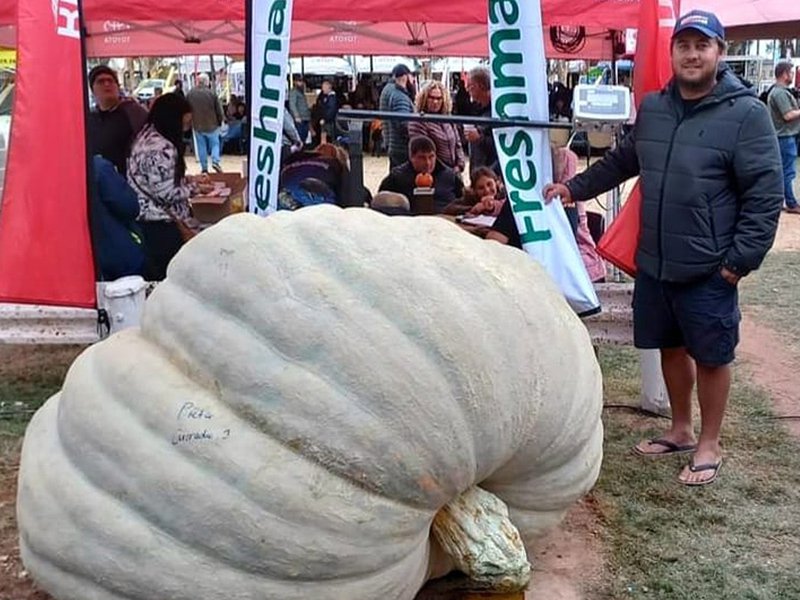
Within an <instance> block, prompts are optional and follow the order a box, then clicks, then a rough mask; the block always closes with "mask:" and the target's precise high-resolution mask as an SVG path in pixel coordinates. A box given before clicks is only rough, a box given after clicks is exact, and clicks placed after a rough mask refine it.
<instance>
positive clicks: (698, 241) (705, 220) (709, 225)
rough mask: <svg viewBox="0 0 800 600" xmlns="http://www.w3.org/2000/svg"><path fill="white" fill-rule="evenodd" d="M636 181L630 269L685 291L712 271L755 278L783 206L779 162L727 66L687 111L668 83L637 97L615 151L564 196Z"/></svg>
mask: <svg viewBox="0 0 800 600" xmlns="http://www.w3.org/2000/svg"><path fill="white" fill-rule="evenodd" d="M635 175H640V185H641V192H642V213H641V233H640V238H639V247H638V251H637V253H636V266H637V269H638V270H639V271H641V272H643V273H645V274H647V275H649V276H650V277H653V278H656V279H658V280H661V281H671V282H689V281H694V280H699V279H701V278H703V277H706V276H708V275H709V274H711V273H713V272H714V270H716V269H719V268H720V267H721V266H725V267H727V268H728V269H729V270H731V271H733V272H734V273H736V274H738V275H742V276H743V275H746V274H747V273H749V272H750V271H752V270H754V269H757V268H758V267H759V265H760V264H761V262H762V260H763V259H764V256H765V255H766V254H767V251H768V250H769V249H770V247H771V246H772V243H773V241H774V239H775V232H776V230H777V226H778V217H779V215H780V210H781V205H782V202H783V179H782V175H781V158H780V152H779V150H778V142H777V139H776V137H775V130H774V129H773V126H772V123H771V121H770V117H769V114H768V113H767V109H766V107H765V106H764V104H763V102H760V101H759V100H758V98H757V97H756V95H755V93H754V92H753V90H752V89H750V88H749V87H747V86H746V85H745V84H744V83H743V82H742V81H741V80H740V79H739V78H738V77H736V76H735V75H734V74H733V72H732V71H730V69H729V68H728V67H727V65H722V66H721V68H720V70H719V72H718V74H717V84H716V86H715V87H714V89H713V90H712V92H711V93H710V94H709V95H708V96H706V97H705V98H703V99H702V100H701V101H700V102H699V103H697V104H696V105H695V106H693V107H690V108H688V109H687V106H686V104H685V103H684V101H683V100H682V99H681V98H680V95H679V92H678V90H677V88H676V86H675V84H674V83H670V84H669V85H668V86H667V87H666V88H665V89H664V90H662V91H661V92H656V93H653V94H649V95H648V96H646V97H645V98H644V100H643V102H642V105H641V107H640V109H639V113H638V115H637V119H636V125H635V127H634V129H633V131H632V132H631V134H630V135H628V136H627V137H626V138H625V139H624V140H622V142H621V143H620V145H619V146H618V147H617V148H615V149H614V150H611V151H610V152H609V153H608V154H606V156H605V157H604V158H603V159H602V160H601V161H599V162H597V163H596V164H594V165H593V166H592V167H591V168H589V169H587V170H586V171H585V172H583V173H582V174H580V175H578V176H576V177H574V178H573V179H571V180H570V181H569V182H568V183H567V186H568V187H569V189H570V191H571V192H572V196H573V199H575V200H587V199H589V198H592V197H594V196H596V195H598V194H600V193H602V192H605V191H607V190H609V189H611V188H612V187H614V186H616V185H619V184H620V183H622V182H623V181H625V180H626V179H628V178H630V177H634V176H635Z"/></svg>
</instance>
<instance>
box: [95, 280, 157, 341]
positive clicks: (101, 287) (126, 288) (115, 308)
mask: <svg viewBox="0 0 800 600" xmlns="http://www.w3.org/2000/svg"><path fill="white" fill-rule="evenodd" d="M146 286H147V284H146V283H145V280H144V279H142V278H141V277H139V276H138V275H131V276H128V277H120V278H119V279H117V280H115V281H109V282H104V283H99V284H98V293H97V299H98V304H99V306H100V308H104V309H106V312H108V318H109V321H110V324H111V333H116V332H118V331H122V330H123V329H127V328H128V327H138V326H139V323H140V322H141V320H142V312H143V311H144V300H145V288H146Z"/></svg>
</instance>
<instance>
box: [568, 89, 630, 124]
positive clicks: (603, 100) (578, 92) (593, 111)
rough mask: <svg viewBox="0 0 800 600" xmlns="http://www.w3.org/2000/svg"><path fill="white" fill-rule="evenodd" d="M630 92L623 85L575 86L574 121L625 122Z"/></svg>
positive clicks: (628, 113) (628, 112)
mask: <svg viewBox="0 0 800 600" xmlns="http://www.w3.org/2000/svg"><path fill="white" fill-rule="evenodd" d="M630 116H631V92H630V90H629V89H628V88H626V87H625V86H623V85H577V86H575V90H574V95H573V117H574V119H575V120H576V121H605V122H615V121H627V120H628V119H629V118H630Z"/></svg>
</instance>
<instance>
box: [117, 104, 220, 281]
mask: <svg viewBox="0 0 800 600" xmlns="http://www.w3.org/2000/svg"><path fill="white" fill-rule="evenodd" d="M191 126H192V109H191V106H190V105H189V103H188V102H187V101H186V99H185V98H183V97H181V96H179V95H177V94H164V95H163V96H161V97H159V98H158V99H157V100H156V102H155V103H154V104H153V108H152V109H151V111H150V114H149V116H148V118H147V123H146V124H145V126H144V128H143V129H142V131H141V132H140V133H139V135H138V136H137V138H136V140H135V141H134V143H133V148H132V149H131V155H130V158H129V159H128V183H130V185H131V187H132V188H133V190H134V191H135V192H136V195H137V197H138V198H139V209H140V210H139V221H140V223H141V226H142V233H143V235H144V246H145V268H144V277H145V279H147V280H148V281H159V280H161V279H164V278H165V277H166V273H167V265H168V264H169V261H170V260H172V257H173V256H175V254H177V252H178V250H179V249H180V247H181V246H182V245H183V238H182V236H181V233H180V230H179V229H178V225H177V223H176V219H180V220H184V219H187V218H188V217H189V216H190V212H191V211H190V207H189V197H190V196H191V195H192V193H193V191H194V190H193V188H194V187H196V185H197V184H198V183H200V181H201V179H202V176H201V177H198V178H193V177H187V176H186V162H185V161H184V158H183V156H184V151H185V147H184V142H183V134H184V132H186V131H189V130H190V129H191ZM206 178H207V176H206Z"/></svg>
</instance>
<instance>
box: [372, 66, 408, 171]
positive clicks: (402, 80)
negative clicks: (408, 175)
mask: <svg viewBox="0 0 800 600" xmlns="http://www.w3.org/2000/svg"><path fill="white" fill-rule="evenodd" d="M410 75H411V70H410V69H409V68H408V67H407V66H406V65H404V64H402V63H400V64H398V65H395V67H394V69H392V81H390V82H389V83H387V84H386V85H385V86H384V88H383V91H382V92H381V99H380V109H381V110H382V111H385V112H396V113H408V114H410V113H413V112H414V103H413V101H412V100H411V96H409V94H408V80H409V77H410ZM386 132H387V135H388V143H387V148H388V152H387V154H388V155H389V170H390V171H391V170H392V169H394V168H395V167H399V166H400V165H402V164H403V163H405V162H407V161H408V122H406V121H389V122H388V127H387V128H386Z"/></svg>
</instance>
